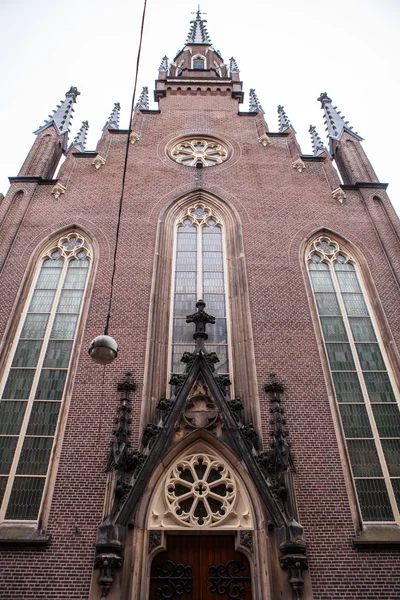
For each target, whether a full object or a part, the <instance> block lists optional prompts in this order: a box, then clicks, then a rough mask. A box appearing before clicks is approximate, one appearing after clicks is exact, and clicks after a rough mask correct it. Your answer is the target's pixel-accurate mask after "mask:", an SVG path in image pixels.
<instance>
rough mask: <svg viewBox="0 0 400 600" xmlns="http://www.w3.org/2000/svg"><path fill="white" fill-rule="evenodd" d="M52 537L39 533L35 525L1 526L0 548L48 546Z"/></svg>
mask: <svg viewBox="0 0 400 600" xmlns="http://www.w3.org/2000/svg"><path fill="white" fill-rule="evenodd" d="M50 538H51V535H49V534H46V533H43V532H42V531H39V530H38V529H37V527H36V526H35V525H25V524H18V525H17V524H16V525H5V524H2V525H0V548H4V547H5V546H25V547H38V546H39V547H40V546H42V547H43V546H47V545H48V543H49V542H50Z"/></svg>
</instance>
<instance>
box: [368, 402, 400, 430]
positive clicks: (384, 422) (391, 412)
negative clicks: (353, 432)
mask: <svg viewBox="0 0 400 600" xmlns="http://www.w3.org/2000/svg"><path fill="white" fill-rule="evenodd" d="M372 410H373V411H374V417H375V423H376V426H377V428H378V431H379V435H380V436H381V437H399V435H400V410H399V407H398V405H397V404H373V405H372Z"/></svg>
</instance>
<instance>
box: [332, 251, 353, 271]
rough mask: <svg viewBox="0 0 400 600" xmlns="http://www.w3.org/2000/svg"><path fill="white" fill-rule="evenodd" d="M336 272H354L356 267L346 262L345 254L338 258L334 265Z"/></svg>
mask: <svg viewBox="0 0 400 600" xmlns="http://www.w3.org/2000/svg"><path fill="white" fill-rule="evenodd" d="M334 267H335V271H354V270H355V267H354V265H352V264H351V263H349V262H346V257H345V256H343V254H338V255H337V256H336V262H335V263H334Z"/></svg>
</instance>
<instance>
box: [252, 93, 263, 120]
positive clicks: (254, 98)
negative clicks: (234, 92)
mask: <svg viewBox="0 0 400 600" xmlns="http://www.w3.org/2000/svg"><path fill="white" fill-rule="evenodd" d="M257 111H260V112H261V113H262V114H264V109H263V107H262V106H261V103H260V101H259V99H258V97H257V94H256V90H255V89H251V90H250V96H249V112H257Z"/></svg>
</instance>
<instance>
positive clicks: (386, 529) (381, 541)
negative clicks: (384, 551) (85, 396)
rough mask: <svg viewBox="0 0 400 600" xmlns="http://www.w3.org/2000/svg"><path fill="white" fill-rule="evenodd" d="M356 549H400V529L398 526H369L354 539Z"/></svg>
mask: <svg viewBox="0 0 400 600" xmlns="http://www.w3.org/2000/svg"><path fill="white" fill-rule="evenodd" d="M352 541H353V544H354V546H356V548H367V547H368V548H373V547H380V546H397V547H399V548H400V527H398V526H397V525H369V526H366V527H365V528H364V529H363V530H362V531H360V533H359V534H358V535H357V536H356V537H354V538H353V540H352Z"/></svg>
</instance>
